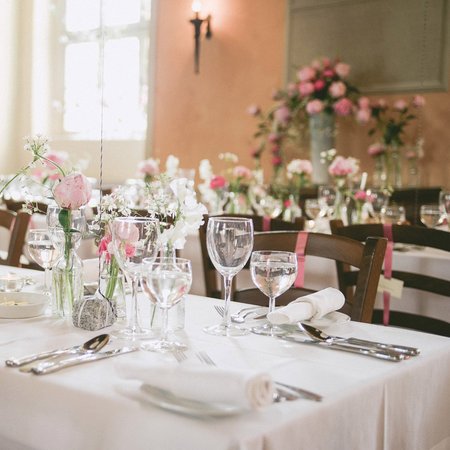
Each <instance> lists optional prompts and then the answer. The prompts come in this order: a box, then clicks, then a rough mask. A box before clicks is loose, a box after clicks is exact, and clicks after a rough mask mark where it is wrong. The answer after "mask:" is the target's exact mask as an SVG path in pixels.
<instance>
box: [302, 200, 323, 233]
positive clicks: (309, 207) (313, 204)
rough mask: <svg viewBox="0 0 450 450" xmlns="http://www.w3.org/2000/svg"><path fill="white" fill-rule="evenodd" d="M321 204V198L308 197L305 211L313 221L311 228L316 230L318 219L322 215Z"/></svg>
mask: <svg viewBox="0 0 450 450" xmlns="http://www.w3.org/2000/svg"><path fill="white" fill-rule="evenodd" d="M321 211H322V208H321V205H320V202H319V199H317V198H307V199H306V200H305V212H306V214H308V217H309V218H310V219H311V221H312V224H311V225H312V226H311V229H312V230H314V229H315V227H316V221H317V219H318V218H319V217H320V215H321Z"/></svg>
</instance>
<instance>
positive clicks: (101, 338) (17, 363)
mask: <svg viewBox="0 0 450 450" xmlns="http://www.w3.org/2000/svg"><path fill="white" fill-rule="evenodd" d="M108 342H109V334H100V335H98V336H95V337H93V338H92V339H89V340H88V341H86V342H85V343H84V344H81V345H76V346H74V347H68V348H63V349H57V350H51V351H49V352H42V353H37V354H34V355H29V356H24V357H23V358H12V359H7V360H6V361H5V364H6V365H7V366H8V367H21V366H24V365H26V364H30V363H32V362H34V361H37V360H40V359H46V358H51V357H53V356H59V355H65V354H70V353H80V354H84V353H86V354H88V353H95V352H98V351H99V350H101V349H102V348H103V347H104V346H105V345H106V344H107V343H108ZM21 371H23V372H29V371H30V368H25V367H24V368H22V369H21Z"/></svg>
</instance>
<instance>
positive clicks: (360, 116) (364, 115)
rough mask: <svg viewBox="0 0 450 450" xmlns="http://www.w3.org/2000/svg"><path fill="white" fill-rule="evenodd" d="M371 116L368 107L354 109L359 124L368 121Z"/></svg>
mask: <svg viewBox="0 0 450 450" xmlns="http://www.w3.org/2000/svg"><path fill="white" fill-rule="evenodd" d="M370 117H371V111H370V109H358V111H356V121H357V122H358V123H361V124H365V123H368V122H369V120H370Z"/></svg>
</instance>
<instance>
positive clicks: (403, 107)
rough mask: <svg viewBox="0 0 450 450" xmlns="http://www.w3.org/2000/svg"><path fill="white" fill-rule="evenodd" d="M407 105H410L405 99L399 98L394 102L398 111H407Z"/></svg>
mask: <svg viewBox="0 0 450 450" xmlns="http://www.w3.org/2000/svg"><path fill="white" fill-rule="evenodd" d="M407 107H408V105H407V104H406V102H405V100H397V101H396V102H394V109H396V110H397V111H400V112H402V111H405V110H406V108H407Z"/></svg>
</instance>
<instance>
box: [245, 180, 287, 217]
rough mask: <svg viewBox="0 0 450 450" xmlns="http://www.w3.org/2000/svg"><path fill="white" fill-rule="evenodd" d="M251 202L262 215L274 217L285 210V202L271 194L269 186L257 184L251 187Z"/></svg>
mask: <svg viewBox="0 0 450 450" xmlns="http://www.w3.org/2000/svg"><path fill="white" fill-rule="evenodd" d="M249 197H250V202H251V204H252V207H253V209H254V210H255V211H256V212H257V213H258V215H260V216H265V217H270V218H271V219H274V218H275V217H278V216H279V215H280V214H281V212H282V211H283V203H282V201H281V200H280V199H278V198H276V197H274V196H273V195H271V194H270V189H269V188H268V187H267V186H263V185H259V184H257V185H255V186H252V187H251V188H250V189H249Z"/></svg>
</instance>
